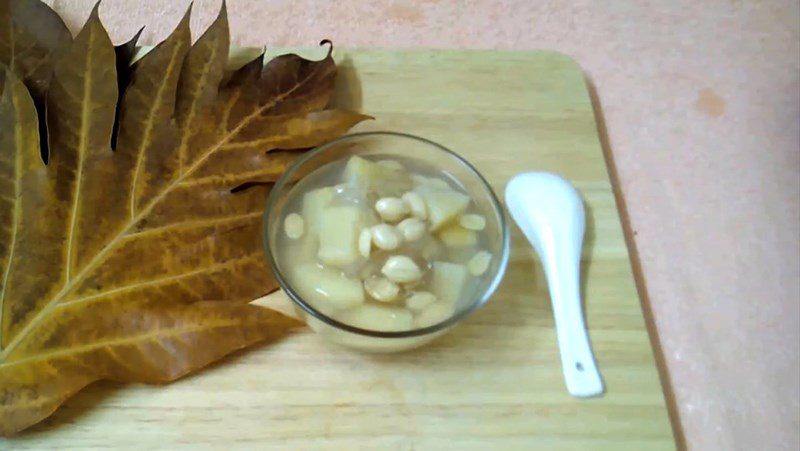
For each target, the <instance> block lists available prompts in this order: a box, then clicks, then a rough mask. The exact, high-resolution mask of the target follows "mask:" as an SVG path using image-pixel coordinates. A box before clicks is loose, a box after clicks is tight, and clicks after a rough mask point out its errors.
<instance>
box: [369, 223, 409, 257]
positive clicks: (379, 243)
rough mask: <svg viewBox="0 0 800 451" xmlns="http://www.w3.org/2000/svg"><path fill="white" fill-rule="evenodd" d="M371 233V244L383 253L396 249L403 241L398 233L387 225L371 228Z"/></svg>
mask: <svg viewBox="0 0 800 451" xmlns="http://www.w3.org/2000/svg"><path fill="white" fill-rule="evenodd" d="M371 232H372V242H373V243H375V246H376V247H377V248H378V249H383V250H385V251H390V250H393V249H397V247H398V246H400V242H401V241H402V239H403V238H402V237H401V236H400V233H398V232H397V229H395V228H394V227H392V226H390V225H389V224H378V225H376V226H373V227H372V229H371Z"/></svg>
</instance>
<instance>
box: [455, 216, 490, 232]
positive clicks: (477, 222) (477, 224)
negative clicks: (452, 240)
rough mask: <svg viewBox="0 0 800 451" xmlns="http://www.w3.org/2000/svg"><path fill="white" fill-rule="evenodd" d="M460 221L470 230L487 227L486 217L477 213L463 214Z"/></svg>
mask: <svg viewBox="0 0 800 451" xmlns="http://www.w3.org/2000/svg"><path fill="white" fill-rule="evenodd" d="M458 223H459V224H461V227H463V228H465V229H469V230H475V231H479V230H483V229H485V228H486V218H484V217H483V216H481V215H476V214H467V215H461V217H460V218H459V219H458Z"/></svg>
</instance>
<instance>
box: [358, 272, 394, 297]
mask: <svg viewBox="0 0 800 451" xmlns="http://www.w3.org/2000/svg"><path fill="white" fill-rule="evenodd" d="M364 290H366V291H367V294H368V295H370V297H371V298H372V299H375V300H376V301H381V302H392V301H394V300H395V299H397V295H398V294H400V287H399V286H398V285H397V284H396V283H394V282H392V281H391V280H389V279H387V278H385V277H370V278H369V279H366V280H364Z"/></svg>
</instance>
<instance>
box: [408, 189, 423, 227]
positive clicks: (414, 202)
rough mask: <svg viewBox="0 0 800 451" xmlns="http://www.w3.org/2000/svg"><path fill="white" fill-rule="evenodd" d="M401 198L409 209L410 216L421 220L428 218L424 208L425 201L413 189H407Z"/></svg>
mask: <svg viewBox="0 0 800 451" xmlns="http://www.w3.org/2000/svg"><path fill="white" fill-rule="evenodd" d="M402 199H403V202H405V204H406V206H407V207H408V209H409V210H410V211H411V216H413V217H415V218H417V219H422V220H423V221H424V220H426V219H428V210H427V208H425V201H424V200H423V199H422V196H420V195H419V194H417V193H415V192H413V191H409V192H407V193H405V194H403V196H402Z"/></svg>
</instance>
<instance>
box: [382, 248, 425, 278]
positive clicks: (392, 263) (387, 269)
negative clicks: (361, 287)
mask: <svg viewBox="0 0 800 451" xmlns="http://www.w3.org/2000/svg"><path fill="white" fill-rule="evenodd" d="M381 273H383V275H384V276H386V277H387V278H388V279H389V280H391V281H392V282H397V283H411V282H416V281H417V280H419V279H421V278H422V271H421V270H420V269H419V266H417V264H416V263H414V260H411V259H410V258H408V257H406V256H405V255H393V256H391V257H389V259H388V260H386V263H385V264H384V265H383V268H381Z"/></svg>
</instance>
